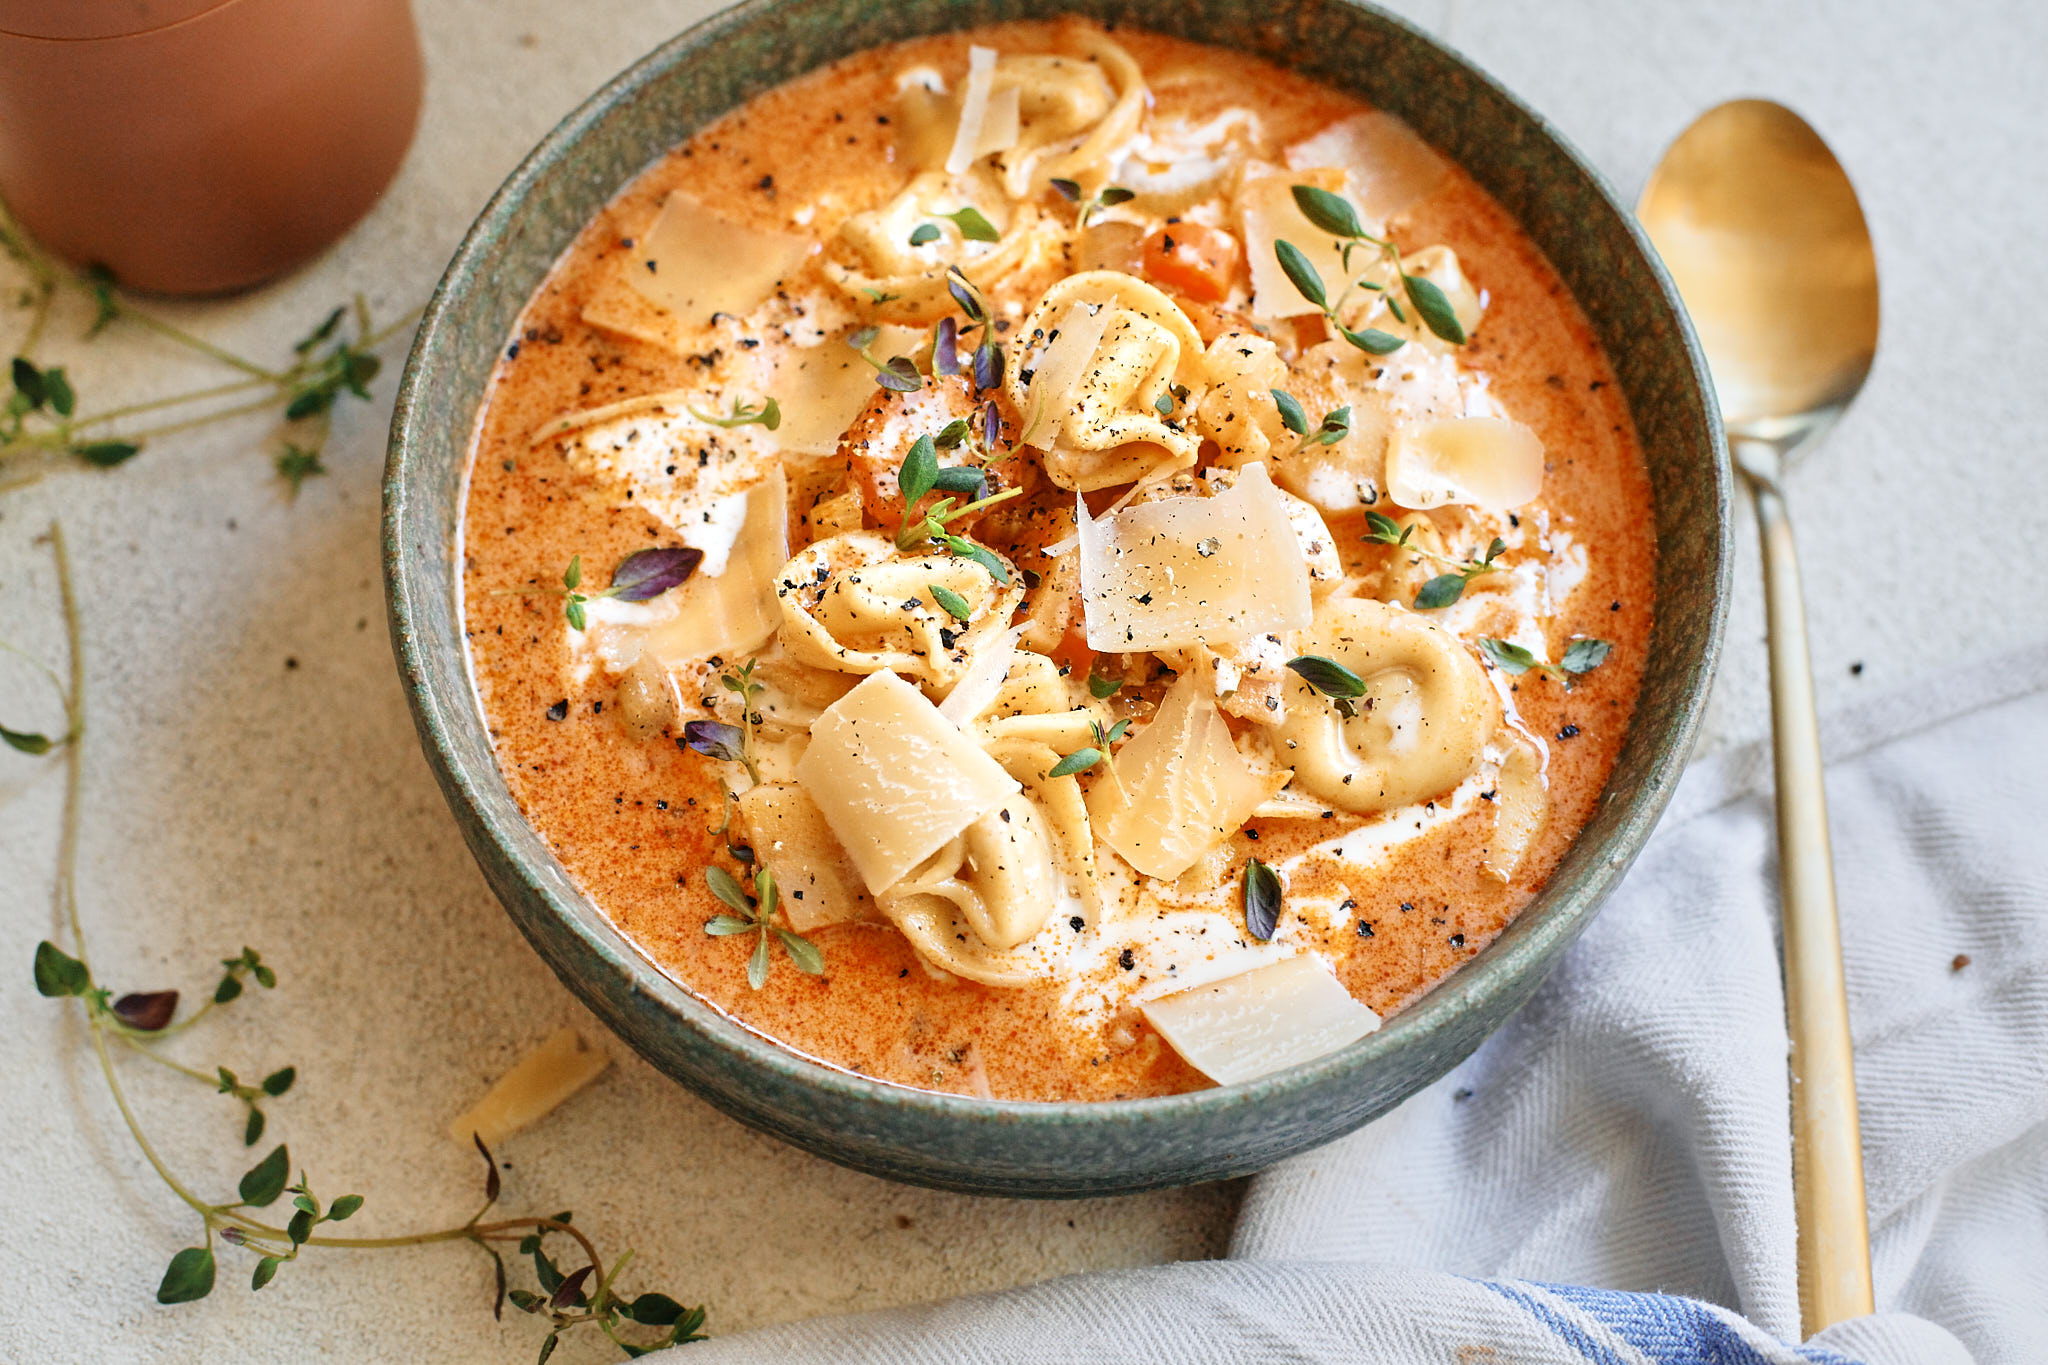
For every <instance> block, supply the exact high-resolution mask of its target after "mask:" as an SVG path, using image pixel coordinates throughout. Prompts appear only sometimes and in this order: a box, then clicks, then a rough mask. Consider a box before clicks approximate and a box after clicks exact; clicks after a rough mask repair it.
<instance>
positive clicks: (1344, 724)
mask: <svg viewBox="0 0 2048 1365" xmlns="http://www.w3.org/2000/svg"><path fill="white" fill-rule="evenodd" d="M1306 634H1307V635H1308V637H1309V638H1307V639H1304V640H1303V641H1302V642H1301V644H1302V652H1303V653H1304V654H1319V655H1322V656H1324V657H1326V658H1330V659H1334V660H1336V661H1337V662H1338V663H1340V664H1342V665H1344V667H1346V668H1348V669H1350V670H1351V671H1352V672H1353V673H1356V674H1357V675H1358V676H1359V677H1360V678H1362V679H1363V680H1364V682H1365V695H1364V696H1363V697H1360V698H1359V699H1358V700H1357V701H1356V702H1354V703H1352V705H1351V709H1352V710H1353V712H1354V714H1352V715H1349V716H1346V715H1344V714H1343V713H1342V711H1341V710H1339V708H1338V707H1337V706H1335V705H1334V704H1333V703H1331V702H1330V701H1329V700H1328V699H1326V698H1323V697H1321V696H1319V695H1318V694H1316V693H1315V691H1314V690H1313V689H1312V688H1310V687H1309V685H1308V684H1307V683H1306V682H1305V681H1303V680H1301V679H1299V678H1296V679H1295V680H1294V681H1293V682H1292V683H1291V684H1290V693H1291V695H1290V697H1289V701H1288V713H1287V719H1286V720H1285V721H1283V722H1282V723H1281V724H1280V725H1279V726H1278V727H1277V730H1276V738H1277V741H1278V744H1279V752H1280V753H1282V754H1283V755H1285V756H1286V761H1288V762H1290V763H1292V764H1293V765H1294V780H1295V782H1296V784H1298V785H1299V786H1301V787H1302V788H1304V789H1306V790H1307V791H1309V792H1310V793H1312V794H1313V795H1315V796H1317V797H1319V798H1320V799H1322V800H1323V801H1326V802H1328V803H1329V804H1330V805H1332V806H1335V807H1336V808H1338V809H1340V810H1347V811H1353V812H1356V813H1358V814H1366V815H1369V814H1373V813H1375V812H1378V811H1383V810H1389V809H1392V808H1393V807H1396V806H1405V805H1410V804H1412V803H1414V802H1417V801H1426V800H1430V799H1432V798H1434V797H1439V796H1442V795H1443V794H1444V793H1446V792H1448V791H1450V790H1451V789H1452V788H1453V787H1455V786H1457V785H1458V784H1459V783H1460V782H1462V781H1464V780H1465V779H1466V778H1467V777H1469V776H1470V775H1471V774H1472V773H1473V772H1474V771H1475V770H1476V769H1477V768H1478V767H1479V764H1480V762H1481V760H1482V759H1483V757H1484V755H1485V748H1486V741H1487V739H1488V738H1489V737H1490V736H1492V735H1493V733H1494V731H1495V730H1496V729H1497V728H1498V727H1499V725H1500V721H1501V706H1500V698H1499V697H1498V696H1497V695H1496V694H1495V692H1494V690H1493V687H1492V685H1491V684H1490V683H1489V682H1488V681H1487V677H1486V671H1485V669H1483V668H1482V667H1481V666H1480V664H1479V661H1478V660H1477V659H1476V658H1475V657H1473V655H1472V653H1471V652H1470V651H1469V650H1467V649H1466V648H1465V645H1464V643H1463V642H1462V641H1461V640H1459V639H1458V637H1457V636H1455V635H1453V634H1451V633H1450V632H1449V631H1447V630H1445V629H1444V628H1443V627H1442V626H1439V625H1436V624H1434V623H1433V622H1431V621H1430V620H1428V619H1427V618H1426V617H1424V616H1422V615H1420V614H1419V613H1416V612H1412V611H1407V610H1405V609H1403V608H1401V607H1397V606H1392V605H1389V604H1387V603H1385V602H1374V601H1371V600H1365V599H1338V598H1332V599H1330V600H1327V601H1325V602H1324V603H1323V604H1322V606H1321V607H1319V608H1318V609H1317V611H1316V621H1315V625H1314V626H1313V627H1312V628H1311V629H1310V630H1309V631H1308V632H1306Z"/></svg>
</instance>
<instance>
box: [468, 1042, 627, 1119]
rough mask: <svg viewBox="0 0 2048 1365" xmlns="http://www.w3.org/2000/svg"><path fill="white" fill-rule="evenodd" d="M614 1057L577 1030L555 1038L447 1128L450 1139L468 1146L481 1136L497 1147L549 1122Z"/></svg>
mask: <svg viewBox="0 0 2048 1365" xmlns="http://www.w3.org/2000/svg"><path fill="white" fill-rule="evenodd" d="M611 1062H612V1059H611V1057H610V1056H609V1055H608V1054H606V1053H604V1052H602V1051H599V1050H598V1049H596V1048H587V1047H585V1046H584V1045H583V1039H582V1038H581V1037H580V1036H579V1035H578V1034H577V1032H576V1030H575V1029H573V1028H565V1029H559V1030H557V1031H556V1032H555V1034H554V1036H552V1037H550V1038H549V1039H548V1040H547V1041H546V1042H545V1043H542V1044H541V1045H540V1046H539V1047H537V1048H535V1049H534V1050H533V1051H531V1052H529V1053H527V1054H526V1055H525V1056H524V1057H522V1058H520V1059H519V1064H518V1065H517V1066H515V1067H513V1068H512V1069H511V1070H510V1071H508V1072H506V1073H505V1074H504V1075H503V1076H500V1077H499V1078H498V1083H497V1084H496V1085H494V1086H492V1087H491V1088H490V1089H489V1090H487V1091H485V1092H484V1097H483V1098H482V1099H480V1100H478V1101H477V1102H476V1103H475V1104H473V1105H471V1106H470V1108H469V1110H468V1112H466V1113H464V1114H463V1115H462V1116H461V1117H460V1118H458V1119H456V1120H455V1121H454V1122H453V1123H451V1124H449V1125H448V1135H449V1136H450V1137H452V1138H454V1139H455V1140H456V1141H457V1142H459V1143H461V1144H462V1145H463V1146H465V1147H467V1146H468V1145H469V1144H470V1143H471V1141H472V1140H474V1139H476V1138H481V1139H483V1143H484V1145H485V1146H486V1147H495V1146H497V1145H498V1144H499V1143H500V1142H502V1141H504V1140H505V1139H506V1138H508V1137H511V1136H512V1135H513V1134H514V1133H516V1132H518V1131H519V1130H520V1129H522V1128H525V1127H526V1126H527V1125H529V1124H531V1123H533V1122H534V1121H535V1120H537V1119H543V1118H546V1117H547V1116H548V1115H549V1114H551V1113H553V1112H554V1110H555V1109H556V1107H557V1106H559V1105H560V1104H561V1103H562V1102H563V1101H564V1100H566V1099H568V1098H569V1097H570V1096H571V1095H574V1094H575V1093H576V1092H577V1091H579V1090H581V1089H582V1088H583V1087H584V1086H586V1085H589V1084H590V1083H591V1082H592V1081H594V1080H596V1079H597V1076H598V1073H599V1072H601V1071H603V1070H604V1069H605V1068H606V1067H608V1066H610V1065H611Z"/></svg>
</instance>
